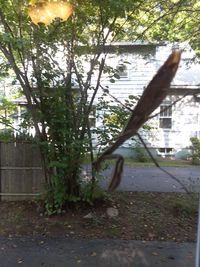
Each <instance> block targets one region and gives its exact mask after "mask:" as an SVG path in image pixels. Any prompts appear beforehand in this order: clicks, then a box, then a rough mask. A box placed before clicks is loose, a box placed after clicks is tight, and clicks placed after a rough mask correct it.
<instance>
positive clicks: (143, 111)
mask: <svg viewBox="0 0 200 267" xmlns="http://www.w3.org/2000/svg"><path fill="white" fill-rule="evenodd" d="M180 58H181V51H174V52H173V53H172V54H171V55H170V56H169V58H168V59H167V60H166V62H165V63H164V64H163V66H162V67H161V68H160V69H159V70H158V72H157V74H156V75H155V76H154V78H153V79H152V81H151V82H150V83H149V85H148V86H147V87H146V89H145V90H144V92H143V94H142V96H141V98H140V99H139V101H138V103H137V105H136V106H135V108H134V110H133V112H132V114H131V116H130V118H129V120H128V123H127V125H126V126H125V128H124V130H123V131H122V134H120V135H119V137H118V138H117V140H116V141H115V143H113V144H112V145H111V146H109V147H108V148H107V149H106V150H105V151H104V152H103V153H102V154H101V155H100V156H99V157H98V158H97V160H96V161H95V162H93V165H94V167H95V169H96V170H97V171H98V170H99V169H100V166H101V162H102V161H103V160H104V159H106V158H108V156H110V154H112V153H113V152H114V151H115V150H116V149H117V148H118V147H119V146H120V145H122V144H123V143H124V142H125V141H126V140H128V139H129V138H130V137H131V136H133V135H135V134H137V132H138V130H139V128H140V127H141V126H142V125H143V124H144V123H145V122H146V121H147V120H148V118H149V115H150V114H151V113H152V112H153V111H154V110H155V109H157V108H158V107H159V105H160V104H161V103H162V101H163V100H164V99H165V97H166V96H167V94H168V92H169V88H170V83H171V81H172V80H173V78H174V76H175V74H176V71H177V69H178V65H179V62H180ZM116 168H117V167H116ZM120 179H121V173H119V172H114V175H113V177H112V180H111V184H118V181H119V180H120ZM113 180H114V181H113ZM115 180H116V181H117V182H115ZM115 188H116V187H114V186H113V187H112V190H114V189H115Z"/></svg>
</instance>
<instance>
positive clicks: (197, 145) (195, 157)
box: [190, 137, 200, 165]
mask: <svg viewBox="0 0 200 267" xmlns="http://www.w3.org/2000/svg"><path fill="white" fill-rule="evenodd" d="M190 141H191V143H192V145H191V147H190V148H191V157H192V163H193V164H195V165H200V140H199V139H198V138H197V137H192V138H190Z"/></svg>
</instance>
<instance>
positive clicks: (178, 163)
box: [125, 158, 194, 167]
mask: <svg viewBox="0 0 200 267" xmlns="http://www.w3.org/2000/svg"><path fill="white" fill-rule="evenodd" d="M156 160H157V162H158V163H159V165H160V166H162V167H191V166H194V165H192V163H191V161H188V160H178V159H161V158H160V159H156ZM125 164H127V165H128V166H133V167H137V166H138V167H142V166H144V167H150V166H155V164H154V163H153V162H152V161H148V162H139V161H136V160H134V159H131V158H126V159H125Z"/></svg>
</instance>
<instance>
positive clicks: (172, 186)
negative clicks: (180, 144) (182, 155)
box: [100, 166, 200, 192]
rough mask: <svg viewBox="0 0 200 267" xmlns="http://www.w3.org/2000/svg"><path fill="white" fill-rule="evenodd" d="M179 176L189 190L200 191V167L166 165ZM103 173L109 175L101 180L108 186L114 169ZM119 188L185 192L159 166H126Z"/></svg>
mask: <svg viewBox="0 0 200 267" xmlns="http://www.w3.org/2000/svg"><path fill="white" fill-rule="evenodd" d="M164 169H165V170H167V171H168V172H170V173H171V174H173V175H174V176H175V177H177V178H178V179H179V180H180V181H181V182H182V183H183V184H184V185H185V186H186V187H187V189H188V190H189V191H194V192H200V167H164ZM103 174H104V175H105V176H106V177H107V178H106V179H105V180H103V181H101V182H100V185H101V186H102V187H103V188H107V185H108V183H109V179H110V177H111V174H112V170H111V169H109V170H106V171H104V172H103ZM118 190H122V191H151V192H184V190H183V188H182V187H181V185H180V184H178V183H177V182H176V181H175V180H173V179H172V178H171V177H169V176H168V175H167V174H166V173H164V172H162V171H161V170H160V169H159V168H157V167H129V166H125V167H124V172H123V177H122V181H121V184H120V186H119V188H118Z"/></svg>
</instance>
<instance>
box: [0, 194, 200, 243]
mask: <svg viewBox="0 0 200 267" xmlns="http://www.w3.org/2000/svg"><path fill="white" fill-rule="evenodd" d="M197 204H198V201H197V199H196V197H195V196H194V195H192V196H191V195H187V194H177V193H139V192H137V193H135V192H127V193H119V192H117V193H114V194H112V195H111V196H110V197H109V199H108V200H107V201H101V202H98V203H96V204H95V205H93V206H89V205H77V206H76V208H75V207H73V209H72V208H68V209H66V210H65V212H63V214H62V215H59V216H51V217H49V216H45V215H44V214H43V213H42V210H41V209H40V207H39V206H38V203H37V202H30V201H29V202H24V201H23V202H19V201H18V202H0V236H5V237H14V236H27V235H28V236H38V235H40V236H41V235H42V236H66V237H69V238H72V239H84V238H90V239H101V238H104V239H125V240H168V241H170V240H174V241H179V242H186V241H187V242H192V241H195V239H196V231H197V206H198V205H197ZM111 207H112V208H116V209H117V211H118V212H119V214H118V216H116V217H109V215H108V214H107V208H111ZM86 215H88V216H86ZM85 216H86V217H89V218H85Z"/></svg>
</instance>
